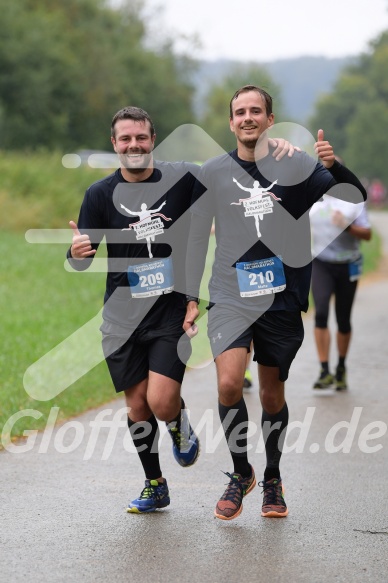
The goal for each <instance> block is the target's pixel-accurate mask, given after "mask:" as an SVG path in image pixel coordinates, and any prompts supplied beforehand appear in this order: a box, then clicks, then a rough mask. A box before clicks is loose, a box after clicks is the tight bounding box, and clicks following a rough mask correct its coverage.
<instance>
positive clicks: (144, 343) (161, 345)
mask: <svg viewBox="0 0 388 583" xmlns="http://www.w3.org/2000/svg"><path fill="white" fill-rule="evenodd" d="M182 334H183V329H182V325H181V324H179V325H177V326H173V327H168V326H165V327H163V328H160V329H154V328H153V329H137V330H135V332H134V333H133V334H132V335H131V337H130V338H129V339H127V338H125V337H123V336H121V337H119V336H112V335H110V334H104V333H103V337H102V348H103V351H104V356H105V360H106V363H107V365H108V368H109V372H110V375H111V377H112V381H113V384H114V387H115V389H116V393H119V392H120V391H124V390H125V389H129V387H132V386H133V385H136V384H137V383H139V382H140V381H142V380H144V379H145V378H147V377H148V371H153V372H156V373H159V374H161V375H164V376H166V377H169V378H171V379H173V380H175V381H177V382H178V383H181V382H182V380H183V375H184V373H185V368H186V364H185V363H184V362H182V360H181V359H180V358H179V356H178V353H177V345H178V341H179V340H180V338H181V337H182ZM187 351H190V342H189V339H187ZM180 354H182V352H181V348H180ZM188 357H189V354H187V359H188ZM187 359H186V360H185V362H187Z"/></svg>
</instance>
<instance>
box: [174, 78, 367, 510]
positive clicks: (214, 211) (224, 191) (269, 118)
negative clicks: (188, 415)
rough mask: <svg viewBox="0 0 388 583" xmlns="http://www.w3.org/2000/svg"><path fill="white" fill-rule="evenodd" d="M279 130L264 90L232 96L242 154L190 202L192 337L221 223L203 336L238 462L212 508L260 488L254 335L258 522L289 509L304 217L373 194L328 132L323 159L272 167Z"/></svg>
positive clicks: (306, 257) (211, 168)
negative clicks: (249, 381)
mask: <svg viewBox="0 0 388 583" xmlns="http://www.w3.org/2000/svg"><path fill="white" fill-rule="evenodd" d="M273 123H274V115H273V113H272V99H271V97H270V95H268V93H266V92H265V91H263V90H262V89H261V88H259V87H255V86H251V85H249V86H245V87H243V88H241V89H239V90H238V91H237V92H236V93H235V95H234V96H233V98H232V100H231V102H230V128H231V130H232V131H233V132H234V133H235V135H236V138H237V149H236V150H235V151H233V152H231V153H230V154H225V155H222V156H219V157H217V158H214V159H212V160H210V161H208V162H207V163H206V164H204V165H203V166H202V168H201V172H200V175H199V180H198V183H197V185H196V187H195V191H194V204H193V205H192V207H191V209H192V213H193V217H192V221H191V230H190V236H189V245H188V256H187V274H186V275H187V282H186V283H187V290H188V297H187V301H188V307H187V313H186V318H185V323H184V329H185V330H186V331H187V333H188V334H189V335H193V334H195V333H196V325H195V324H194V322H195V320H196V319H197V317H198V315H199V312H198V304H197V300H196V298H197V297H198V295H199V284H200V280H201V277H202V273H203V266H204V260H205V255H206V249H207V245H208V240H209V231H210V228H211V225H212V222H213V219H214V218H215V236H216V242H217V247H216V251H215V260H214V264H213V271H212V277H211V280H210V283H209V292H210V302H211V306H212V307H211V308H210V311H209V322H208V333H209V339H210V341H211V346H212V350H213V356H214V358H215V362H216V367H217V379H218V392H219V413H220V418H221V421H222V424H223V427H224V431H225V435H226V440H227V443H228V447H229V449H230V452H231V456H232V459H233V463H234V471H233V473H227V475H228V477H229V478H230V483H229V485H228V487H227V489H226V490H225V493H224V494H223V496H222V497H221V499H220V500H219V502H218V504H217V507H216V510H215V515H216V517H217V518H221V519H223V520H230V519H233V518H235V517H236V516H238V515H239V514H240V513H241V510H242V498H243V497H244V496H245V495H246V494H248V493H249V492H250V491H251V490H252V489H253V487H254V486H255V484H256V478H255V472H254V470H253V467H252V466H251V465H250V463H249V462H248V457H247V437H246V433H247V424H248V412H247V408H246V405H245V402H244V398H243V392H242V391H243V381H244V372H245V365H246V355H247V351H249V349H250V348H249V347H250V343H251V341H252V340H253V344H254V359H255V360H256V361H257V362H258V365H259V368H258V372H259V385H260V400H261V404H262V408H263V412H262V421H261V422H262V429H263V437H264V441H265V448H266V458H267V466H266V469H265V472H264V479H263V481H262V482H261V486H262V488H263V493H264V500H263V505H262V516H275V517H283V516H286V515H287V514H288V509H287V506H286V503H285V501H284V497H283V486H282V480H281V477H280V470H279V462H280V457H281V452H282V444H283V441H284V438H285V432H286V428H287V424H288V409H287V404H286V401H285V398H284V383H285V381H286V379H287V377H288V372H289V368H290V365H291V362H292V360H293V359H294V357H295V355H296V353H297V351H298V349H299V348H300V346H301V344H302V341H303V334H304V332H303V324H302V318H301V312H302V311H306V310H307V308H308V293H309V287H310V276H311V264H310V263H311V237H310V224H309V214H308V211H309V209H310V207H311V206H312V205H313V204H314V203H315V202H316V201H317V200H318V199H319V198H320V197H321V196H322V195H323V194H324V193H325V192H328V190H331V192H333V195H334V196H339V197H341V198H343V199H346V200H350V202H360V201H361V200H362V198H364V199H365V198H366V192H365V189H364V188H363V187H362V185H361V183H360V182H359V181H358V180H357V178H356V177H355V176H354V175H353V174H352V173H351V172H350V171H349V170H348V169H346V168H344V167H342V166H341V164H339V163H338V162H336V161H335V160H334V153H333V149H332V147H331V145H330V144H329V142H327V141H325V140H324V136H323V131H322V130H320V131H319V132H318V141H317V142H316V144H315V151H316V153H317V155H318V157H319V158H320V161H321V163H317V162H316V160H314V159H313V158H311V157H310V156H308V155H307V154H305V153H304V152H296V153H295V155H294V156H293V157H292V158H288V157H284V158H283V159H282V160H281V161H280V162H279V163H276V164H275V163H273V160H274V159H273V156H272V148H271V146H270V144H269V142H268V138H267V135H266V130H267V129H268V128H269V127H270V126H272V125H273ZM338 183H341V187H339V186H337V185H338ZM342 183H347V184H346V185H345V184H342Z"/></svg>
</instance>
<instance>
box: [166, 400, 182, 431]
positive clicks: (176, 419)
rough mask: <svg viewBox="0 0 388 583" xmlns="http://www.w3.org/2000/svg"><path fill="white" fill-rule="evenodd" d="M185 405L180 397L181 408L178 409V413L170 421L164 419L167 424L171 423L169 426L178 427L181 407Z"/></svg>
mask: <svg viewBox="0 0 388 583" xmlns="http://www.w3.org/2000/svg"><path fill="white" fill-rule="evenodd" d="M185 407H186V405H185V402H184V400H183V399H182V397H181V408H180V410H179V413H178V415H177V416H176V417H174V419H171V421H166V424H167V426H169V425H171V427H177V428H178V429H179V428H180V426H181V415H182V409H184V408H185Z"/></svg>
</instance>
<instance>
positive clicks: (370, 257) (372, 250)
mask: <svg viewBox="0 0 388 583" xmlns="http://www.w3.org/2000/svg"><path fill="white" fill-rule="evenodd" d="M361 251H362V254H363V256H364V273H365V274H367V273H372V272H373V271H376V269H377V268H378V266H379V262H380V260H381V257H382V244H381V237H380V235H379V234H378V233H377V232H376V231H374V232H373V235H372V239H371V240H370V241H361Z"/></svg>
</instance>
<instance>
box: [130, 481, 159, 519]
mask: <svg viewBox="0 0 388 583" xmlns="http://www.w3.org/2000/svg"><path fill="white" fill-rule="evenodd" d="M169 504H170V496H169V492H168V486H167V482H166V480H165V481H164V482H162V483H161V482H158V480H146V481H145V487H144V488H143V490H142V493H141V494H140V496H139V498H136V499H135V500H132V502H130V503H129V504H128V508H127V512H132V513H135V514H141V513H142V512H154V511H155V510H157V509H158V508H165V507H166V506H168V505H169Z"/></svg>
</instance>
